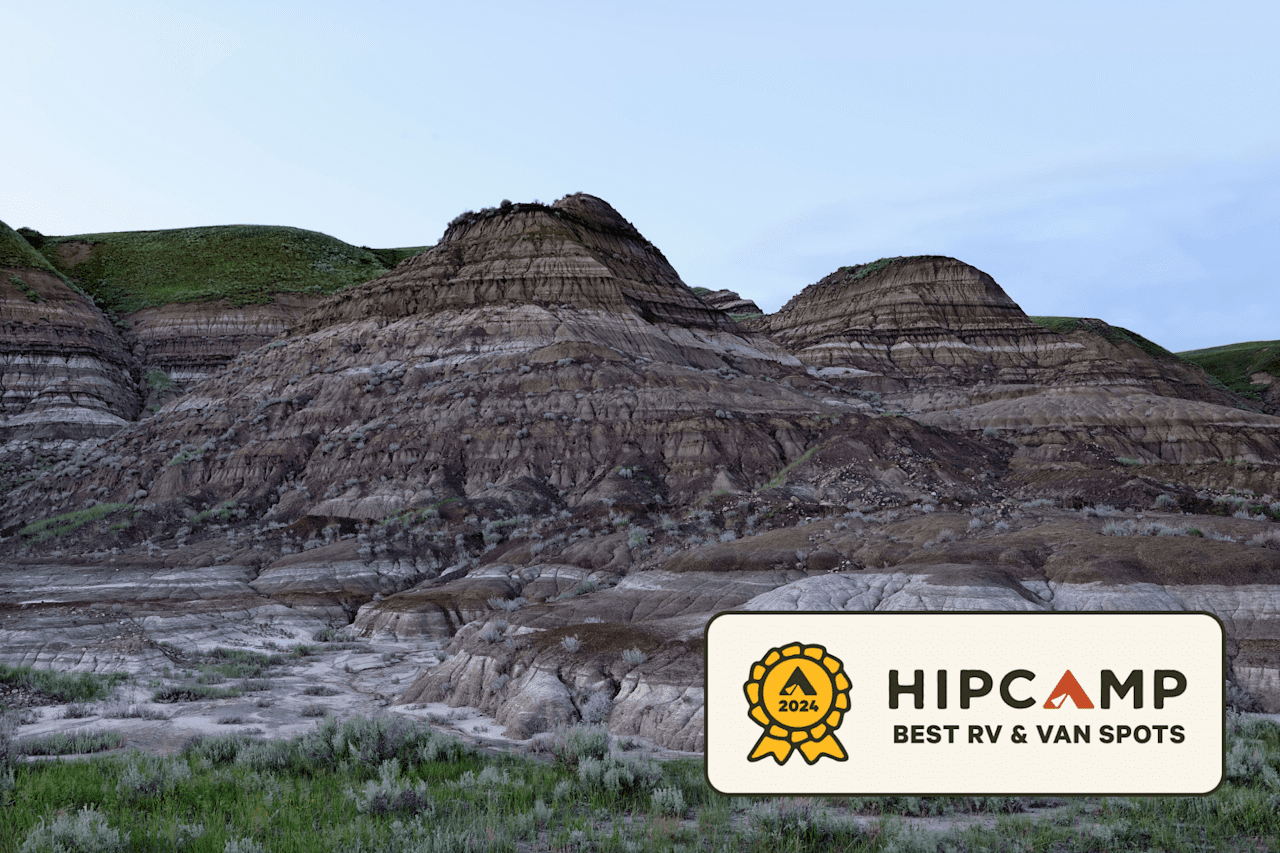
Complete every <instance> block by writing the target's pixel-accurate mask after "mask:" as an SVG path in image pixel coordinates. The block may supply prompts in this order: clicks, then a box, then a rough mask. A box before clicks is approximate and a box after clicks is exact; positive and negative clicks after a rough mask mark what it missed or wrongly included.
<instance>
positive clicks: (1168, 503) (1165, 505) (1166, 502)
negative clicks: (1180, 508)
mask: <svg viewBox="0 0 1280 853" xmlns="http://www.w3.org/2000/svg"><path fill="white" fill-rule="evenodd" d="M1177 505H1178V499H1177V498H1175V497H1174V496H1173V495H1157V496H1156V503H1155V507H1156V509H1170V508H1172V507H1175V506H1177Z"/></svg>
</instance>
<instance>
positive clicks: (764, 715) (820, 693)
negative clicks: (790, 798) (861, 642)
mask: <svg viewBox="0 0 1280 853" xmlns="http://www.w3.org/2000/svg"><path fill="white" fill-rule="evenodd" d="M849 687H850V683H849V678H848V676H846V675H845V674H844V664H842V663H841V662H840V660H839V658H836V657H833V656H832V655H829V654H827V650H826V648H824V647H823V646H806V645H803V644H801V643H792V644H791V645H788V646H782V647H780V648H776V649H770V650H769V653H768V654H766V655H765V656H764V657H763V658H761V659H760V660H758V661H756V662H755V663H754V664H752V665H751V678H750V680H749V681H747V683H746V684H745V685H743V690H744V691H745V692H746V694H747V701H748V702H749V703H750V704H751V709H750V711H749V712H748V714H749V716H750V717H751V719H752V720H754V721H755V722H756V724H757V725H759V726H761V727H762V728H764V734H762V735H761V736H760V740H759V741H757V742H756V745H755V748H754V749H752V750H751V754H750V755H749V756H747V760H748V761H759V760H760V759H762V758H764V757H765V756H767V755H771V756H773V760H774V761H776V762H778V763H779V764H782V763H783V762H785V761H786V760H787V759H788V758H790V757H791V753H792V752H794V751H796V750H799V751H800V755H801V756H802V757H803V758H804V760H805V761H806V762H808V763H809V764H813V763H814V762H816V761H817V760H818V759H819V758H821V757H822V756H824V755H825V756H827V757H828V758H832V759H834V760H836V761H846V760H847V759H848V758H849V756H848V754H847V753H846V752H845V750H844V747H843V746H842V745H841V744H840V741H839V740H837V739H836V736H835V730H836V729H837V728H839V727H840V723H841V721H843V719H844V714H845V712H846V711H848V710H849Z"/></svg>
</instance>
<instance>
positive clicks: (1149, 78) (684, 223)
mask: <svg viewBox="0 0 1280 853" xmlns="http://www.w3.org/2000/svg"><path fill="white" fill-rule="evenodd" d="M3 17H4V26H3V27H2V28H0V86H3V87H4V90H5V96H6V98H7V100H8V103H9V108H8V110H6V111H5V115H6V118H7V121H6V122H5V123H4V130H3V132H2V133H0V156H3V166H2V167H0V220H3V221H5V222H6V223H8V224H9V225H11V226H12V227H15V228H16V227H19V226H24V225H25V226H28V227H31V228H35V229H37V230H39V231H41V232H43V233H45V234H51V235H53V234H56V235H63V234H79V233H92V232H102V231H131V230H143V229H161V228H181V227H188V226H197V225H222V224H232V223H256V224H266V225H290V226H295V227H300V228H308V229H312V230H315V231H321V232H324V233H326V234H330V235H332V236H334V237H337V238H339V239H341V240H345V241H347V242H348V243H352V244H355V245H368V246H374V247H390V246H414V245H427V244H432V243H435V242H436V241H437V240H438V239H439V238H440V235H441V234H442V233H443V231H444V228H445V226H446V224H447V223H448V222H449V220H451V219H452V218H453V217H454V216H456V215H457V214H459V213H461V212H462V211H464V210H476V209H479V208H482V207H489V206H494V205H496V204H498V202H500V201H501V200H502V199H511V200H512V201H517V202H518V201H533V200H535V199H536V200H541V201H544V202H551V201H554V200H555V199H557V198H560V197H561V196H563V195H566V194H568V193H572V192H588V193H591V194H593V195H596V196H599V197H601V198H603V199H605V200H606V201H608V202H609V203H610V204H611V205H613V207H614V208H615V209H617V210H618V212H619V213H621V214H622V215H623V216H624V217H626V218H627V219H629V220H630V221H631V222H632V223H633V224H634V225H635V226H636V227H637V228H638V229H639V230H640V231H641V233H643V234H644V235H645V237H647V238H648V239H649V240H650V241H651V242H653V243H654V244H655V245H657V246H658V247H659V248H660V249H661V250H662V252H663V254H665V255H666V257H667V259H668V260H669V261H670V262H671V263H672V265H673V266H674V267H675V268H676V270H677V271H678V272H679V273H680V275H681V278H682V279H683V280H684V281H685V283H687V284H689V285H690V286H694V287H697V286H702V287H709V288H712V289H720V288H730V289H733V290H736V291H738V292H739V293H741V294H742V295H743V296H745V297H748V298H751V299H754V300H755V301H756V302H757V303H758V304H759V305H760V306H761V307H762V308H763V309H764V310H766V311H776V310H777V309H778V308H779V307H781V305H782V304H783V303H785V302H786V301H787V300H788V299H789V298H790V297H791V296H793V295H795V294H796V293H798V292H799V291H800V290H801V289H802V288H804V287H805V286H806V285H808V284H811V283H813V282H815V281H817V280H818V279H820V278H822V277H823V276H824V275H826V274H828V273H830V272H832V271H833V270H835V269H836V268H837V267H840V266H843V265H849V264H855V263H865V262H868V261H872V260H875V259H876V258H880V257H886V256H894V255H914V254H939V255H950V256H953V257H956V258H959V259H961V260H963V261H966V262H968V263H970V264H973V265H974V266H976V267H978V268H980V269H982V270H984V271H985V272H987V273H990V274H991V275H992V276H993V277H994V278H995V279H996V281H997V282H999V283H1000V285H1001V286H1002V287H1003V288H1004V289H1005V291H1006V292H1007V293H1008V294H1009V295H1010V296H1011V297H1012V298H1013V299H1014V300H1015V301H1016V302H1017V303H1018V304H1019V305H1021V306H1022V308H1023V310H1025V311H1026V312H1027V313H1028V314H1032V315H1060V316H1084V317H1099V318H1101V319H1104V320H1106V321H1108V322H1110V323H1112V324H1115V325H1120V326H1124V327H1126V328H1129V329H1132V330H1133V331H1135V332H1138V333H1139V334H1142V335H1144V336H1146V337H1148V338H1150V339H1152V340H1154V341H1156V342H1157V343H1160V344H1162V345H1163V346H1165V347H1167V348H1169V349H1171V350H1174V351H1183V350H1188V349H1195V348H1201V347H1210V346H1217V345H1222V344H1227V343H1234V342H1240V341H1252V340H1275V339H1280V282H1278V281H1277V280H1276V275H1275V273H1274V267H1273V265H1272V263H1271V259H1270V256H1269V252H1270V251H1271V250H1272V249H1273V248H1275V247H1276V246H1277V244H1278V243H1280V240H1277V238H1278V237H1280V50H1277V49H1276V46H1275V34H1276V33H1277V32H1280V3H1276V2H1274V0H1265V2H1231V0H1220V2H1215V3H1212V4H1208V3H1202V2H1195V3H1185V2H1178V0H1161V2H1123V0H1107V2H1091V0H1072V2H1051V0H1046V2H1035V3H1028V2H1025V0H1019V2H987V0H966V2H963V3H958V2H920V0H894V1H893V2H854V0H850V2H815V3H808V2H803V0H798V2H794V3H789V4H781V3H756V2H749V0H741V2H737V3H733V4H728V3H724V2H716V3H698V2H692V0H685V2H678V3H668V2H664V0H651V2H646V3H632V4H619V3H600V2H598V0H595V2H582V3H578V2H555V0H543V2H538V3H532V2H527V0H526V1H525V2H505V0H491V2H487V3H484V4H467V3H447V4H446V3H433V2H411V3H410V2H377V0H369V2H364V3H360V4H355V3H336V2H324V0H314V2H309V3H293V2H278V3H262V2H260V0H255V2H252V3H248V2H237V0H223V2H219V3H193V2H188V3H182V2H172V0H170V1H169V2H154V3H152V2H141V0H122V2H116V3H99V2H92V3H72V2H59V0H42V2H40V3H17V2H13V3H7V4H6V8H5V10H4V15H3Z"/></svg>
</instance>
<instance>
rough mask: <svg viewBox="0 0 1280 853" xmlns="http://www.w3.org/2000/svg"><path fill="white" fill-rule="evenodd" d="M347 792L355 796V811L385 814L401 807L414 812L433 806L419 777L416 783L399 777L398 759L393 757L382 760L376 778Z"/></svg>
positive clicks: (430, 808) (398, 810)
mask: <svg viewBox="0 0 1280 853" xmlns="http://www.w3.org/2000/svg"><path fill="white" fill-rule="evenodd" d="M347 796H348V797H349V798H350V799H352V800H355V804H356V811H358V812H360V813H361V814H374V815H385V814H390V813H391V812H401V811H403V812H410V813H413V814H416V813H418V812H423V811H432V810H433V809H432V804H431V800H430V798H429V797H428V795H427V783H426V782H423V781H421V780H419V781H418V782H417V784H412V783H410V782H408V781H402V780H401V778H400V761H399V759H396V758H392V759H389V760H387V761H384V762H382V764H381V766H379V768H378V780H377V781H374V780H372V779H370V780H369V781H368V782H366V783H365V786H364V789H363V790H362V791H356V790H348V791H347Z"/></svg>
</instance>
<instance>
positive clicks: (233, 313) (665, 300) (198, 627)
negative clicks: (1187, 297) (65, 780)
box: [0, 194, 1280, 753]
mask: <svg viewBox="0 0 1280 853" xmlns="http://www.w3.org/2000/svg"><path fill="white" fill-rule="evenodd" d="M851 260H852V259H851ZM0 267H2V269H0V323H2V324H3V335H2V336H0V394H2V396H0V663H3V664H9V665H14V666H17V665H30V666H35V667H38V668H54V669H59V670H75V671H91V672H96V673H108V672H122V673H126V674H128V675H129V676H130V677H131V678H132V684H131V685H128V686H126V687H123V688H121V691H122V692H121V694H120V696H119V697H118V699H117V701H118V702H123V703H124V704H125V705H126V706H130V705H131V706H133V712H132V713H133V716H132V717H125V718H123V719H116V718H112V717H109V716H106V713H107V712H108V709H106V708H105V707H103V708H97V709H93V708H91V709H88V711H87V713H89V717H88V718H87V719H88V720H89V721H96V722H97V724H100V725H102V726H108V727H113V728H116V729H118V730H120V731H122V732H124V733H125V735H126V737H127V738H128V739H129V742H130V743H133V744H135V745H142V746H147V747H150V748H153V749H157V750H161V751H165V750H171V749H173V748H175V747H176V746H177V745H180V743H181V742H182V740H183V738H185V737H186V736H187V735H189V734H190V733H192V732H194V731H199V730H202V729H207V728H210V727H213V726H217V725H221V726H223V727H224V728H223V730H227V727H232V728H235V727H238V728H241V729H243V728H246V727H248V728H257V729H259V730H263V731H268V730H269V731H271V732H273V733H279V734H282V735H285V734H291V733H293V732H295V731H300V730H302V729H303V728H307V727H310V726H314V721H313V720H311V719H309V718H310V717H312V716H314V715H316V714H323V713H325V712H326V711H333V712H339V713H345V712H354V711H361V710H367V709H368V708H370V707H371V706H379V707H382V706H385V707H386V709H387V710H388V711H390V712H393V713H402V714H409V715H417V716H419V717H423V718H428V719H431V720H433V721H434V722H436V723H437V724H439V725H445V726H452V727H453V728H455V729H457V730H460V731H462V732H464V733H465V734H466V735H467V736H468V737H471V738H473V739H476V740H481V741H491V742H512V741H526V742H527V741H530V740H531V739H533V738H535V736H537V735H538V734H539V733H542V732H546V731H550V730H552V729H554V728H555V727H556V726H559V725H563V724H570V723H574V722H577V721H580V720H589V721H603V722H605V723H607V725H608V727H609V729H610V731H611V732H612V733H613V734H615V735H617V736H619V737H623V738H628V739H632V740H634V741H635V742H638V743H645V744H648V745H649V747H650V748H651V749H653V750H656V751H658V752H659V753H672V752H690V753H698V752H701V751H702V750H703V749H704V745H705V741H704V730H703V710H704V709H703V702H704V693H703V637H704V629H705V626H706V624H707V622H708V620H710V618H711V617H712V616H713V615H715V614H716V613H718V612H722V611H725V610H734V609H739V610H764V609H767V610H786V609H799V610H847V611H860V610H974V609H992V610H1020V611H1036V610H1044V611H1049V610H1052V611H1073V610H1109V609H1124V610H1133V609H1140V610H1206V611H1209V612H1212V613H1215V614H1217V615H1218V616H1219V617H1220V618H1221V619H1222V621H1223V623H1224V625H1225V627H1226V630H1227V655H1228V667H1227V672H1228V684H1227V695H1228V700H1229V702H1230V704H1231V705H1232V706H1233V707H1235V708H1237V709H1241V710H1251V711H1264V712H1271V713H1275V712H1280V417H1278V415H1280V384H1276V376H1277V374H1280V358H1278V357H1277V347H1276V345H1275V344H1274V343H1272V344H1268V343H1257V344H1247V345H1245V344H1239V345H1232V346H1226V347H1223V348H1219V349H1215V350H1206V351H1200V352H1198V353H1189V354H1186V356H1185V357H1182V356H1178V355H1174V354H1172V353H1169V352H1168V351H1166V350H1164V349H1163V348H1161V347H1160V346H1159V345H1157V344H1155V343H1153V342H1151V341H1148V340H1146V339H1144V338H1142V337H1140V336H1139V335H1137V334H1135V333H1133V332H1130V331H1127V330H1125V329H1122V328H1118V327H1114V326H1111V325H1109V324H1107V323H1106V322H1104V321H1102V320H1099V319H1087V318H1061V317H1057V318H1043V317H1042V318H1033V317H1028V316H1027V315H1026V314H1025V313H1024V312H1023V311H1022V309H1021V308H1020V307H1019V306H1018V305H1017V304H1016V303H1015V302H1014V301H1013V300H1012V299H1010V298H1009V296H1008V295H1007V294H1006V293H1005V292H1004V290H1003V289H1002V288H1001V287H1000V285H999V284H997V283H996V281H995V280H994V279H992V277H991V276H989V275H987V274H986V273H984V272H982V271H981V270H978V269H975V268H974V267H972V266H970V265H968V264H966V263H964V262H963V261H960V260H957V259H954V258H948V257H937V256H923V257H910V258H885V259H881V260H877V261H874V262H871V263H863V264H853V265H851V266H845V267H841V268H840V269H838V270H835V271H833V272H832V273H831V274H830V275H827V276H826V277H825V278H823V279H821V280H820V281H818V282H816V283H813V284H810V285H809V286H807V287H803V289H801V287H800V285H801V284H802V283H797V290H798V292H797V293H796V295H795V296H794V297H793V298H792V299H791V300H790V301H789V302H788V303H787V304H786V305H785V306H784V307H783V308H782V309H781V310H780V311H778V312H777V313H775V314H763V313H762V312H760V310H759V309H758V308H757V306H755V305H754V304H753V303H751V302H750V301H749V300H744V299H742V298H741V297H740V296H739V295H738V294H737V293H735V292H733V290H732V288H719V289H708V288H694V289H691V288H690V287H688V286H687V285H686V284H685V283H684V282H683V281H682V280H681V279H680V277H679V274H678V273H677V272H676V270H674V269H673V268H672V266H671V265H670V264H669V263H668V262H667V260H666V259H665V258H664V257H663V255H662V252H661V251H660V250H659V248H658V247H656V246H654V245H653V244H651V243H649V242H648V241H647V240H646V239H645V238H644V237H643V236H642V235H641V234H640V232H639V231H638V230H637V229H636V228H635V227H634V226H633V225H632V224H631V223H629V222H628V221H627V220H625V219H624V218H623V217H622V216H621V215H619V214H618V212H616V211H615V210H614V209H613V208H612V207H610V206H609V205H608V204H607V203H605V202H604V201H602V200H601V199H598V198H595V197H593V196H589V195H584V194H575V195H570V196H566V197H565V198H562V199H560V200H559V201H557V202H555V203H554V204H550V205H546V204H540V203H531V204H512V203H510V202H503V203H502V204H501V205H500V206H499V207H496V208H490V209H485V210H482V211H480V212H478V213H473V212H468V213H465V214H462V215H461V216H459V217H458V218H457V219H455V220H454V221H453V222H452V223H451V224H450V225H449V227H448V228H447V230H446V231H445V233H444V234H443V236H441V237H440V240H439V242H438V243H437V244H436V245H434V246H430V247H408V248H404V249H369V248H367V247H354V246H349V245H347V244H345V243H342V242H341V241H338V240H334V239H333V238H330V237H326V236H324V235H319V234H314V233H312V232H306V231H301V230H299V229H290V228H266V227H258V226H227V227H225V228H202V229H183V230H179V231H159V232H142V233H133V234H119V233H117V234H95V235H76V236H66V237H50V236H44V235H41V234H39V233H38V232H35V231H31V230H29V229H23V230H22V233H19V232H17V231H14V230H12V229H10V228H9V227H8V226H5V225H3V223H0ZM1206 368H1207V369H1206ZM1210 371H1212V372H1210ZM227 649H233V650H239V651H242V652H243V651H256V652H262V653H264V654H274V655H277V656H278V661H277V664H276V666H275V668H274V669H272V671H271V672H272V675H271V677H269V678H258V679H242V680H236V679H234V678H230V677H227V676H225V675H219V674H218V672H217V671H216V670H215V668H213V667H212V666H211V664H212V663H215V662H217V661H218V660H221V659H225V656H226V654H227V652H225V651H224V650H227ZM220 655H221V656H222V657H221V658H220V657H219V656H220ZM0 702H3V703H4V704H5V705H6V706H7V707H9V708H15V707H28V706H39V705H47V704H49V703H50V702H49V698H48V697H47V696H43V695H42V694H40V692H39V691H38V690H35V689H29V688H10V690H9V691H8V692H7V693H6V694H5V695H4V696H3V697H0ZM143 709H147V710H149V711H150V712H158V711H161V710H163V714H160V713H149V714H148V715H146V716H139V715H140V714H142V712H143ZM82 710H83V709H82ZM117 710H119V709H117ZM125 711H128V708H125ZM63 712H64V710H63V709H61V708H58V709H46V710H45V711H44V712H43V716H42V717H40V718H39V719H36V720H34V721H30V722H28V723H27V724H26V725H24V729H23V730H24V732H26V731H29V732H32V733H36V732H40V731H49V730H54V729H57V728H59V727H63V728H65V727H67V726H72V725H74V726H77V727H82V726H83V725H84V724H85V723H86V718H85V717H80V718H78V719H73V720H63V719H61V715H62V713H63ZM147 716H154V717H157V719H148V718H147ZM162 717H167V718H168V719H164V718H162ZM220 721H221V722H220Z"/></svg>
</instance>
